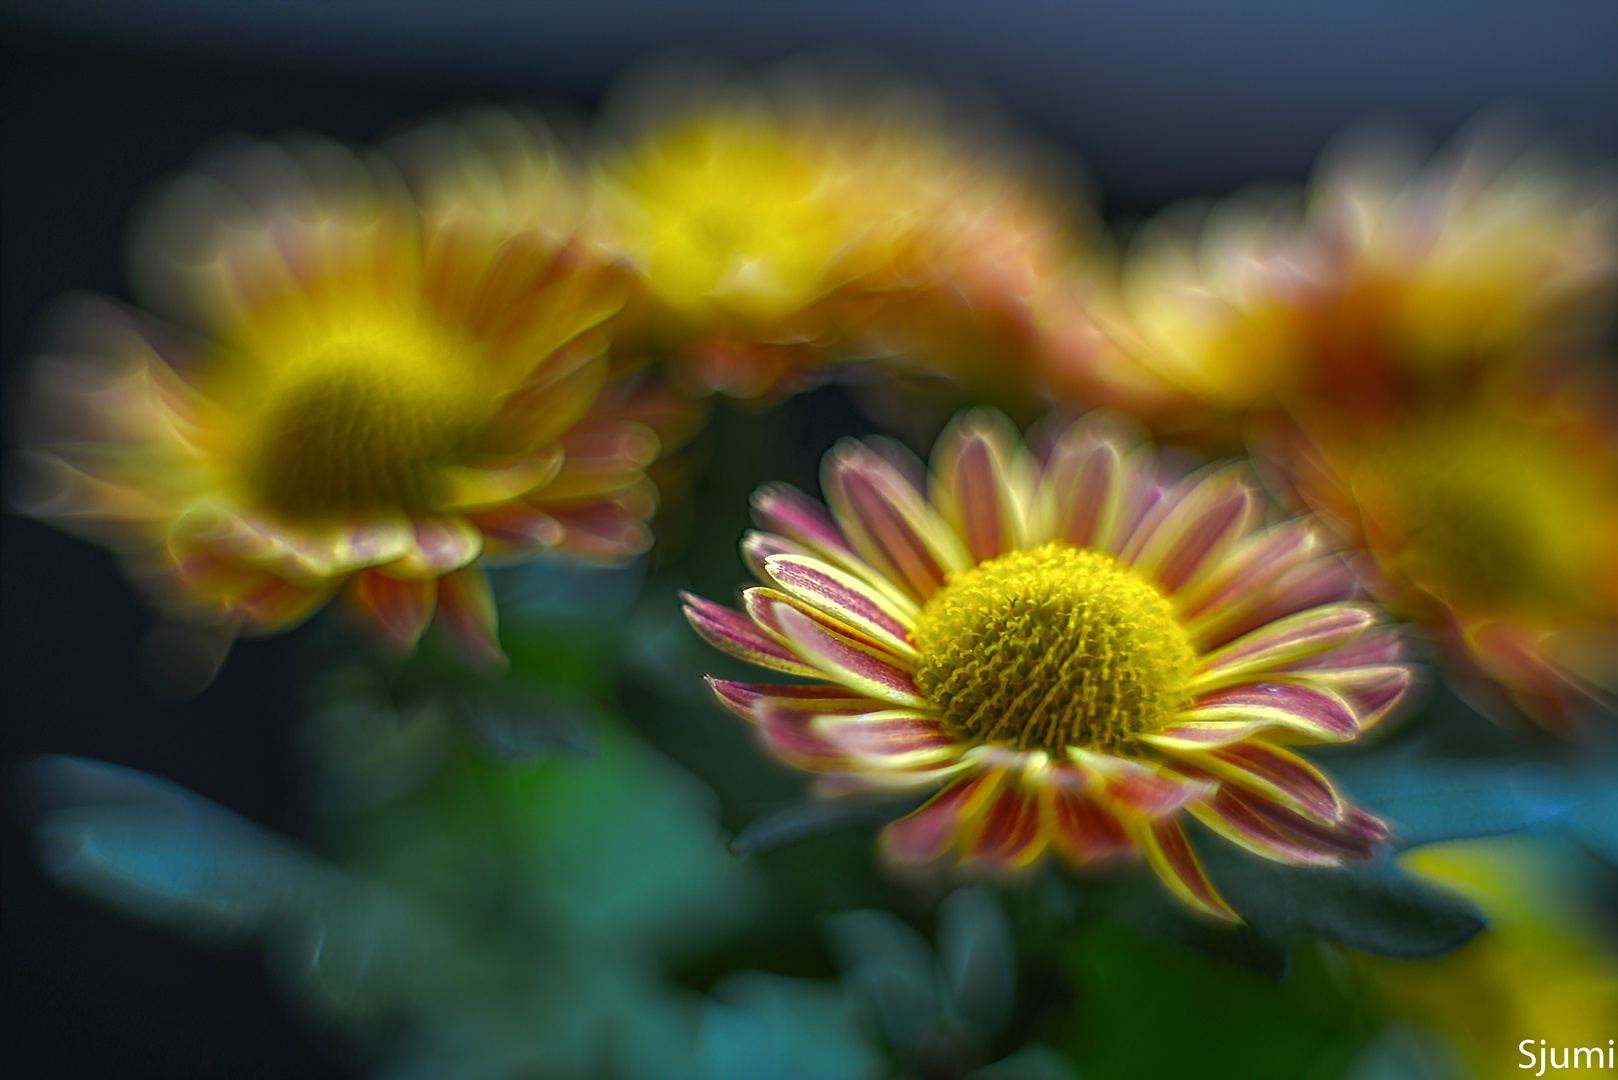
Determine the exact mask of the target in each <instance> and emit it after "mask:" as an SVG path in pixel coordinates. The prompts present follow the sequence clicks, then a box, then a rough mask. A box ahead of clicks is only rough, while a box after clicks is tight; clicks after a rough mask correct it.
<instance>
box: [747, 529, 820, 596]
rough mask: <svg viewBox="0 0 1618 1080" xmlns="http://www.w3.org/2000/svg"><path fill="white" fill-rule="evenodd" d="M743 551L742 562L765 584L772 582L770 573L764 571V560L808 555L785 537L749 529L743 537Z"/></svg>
mask: <svg viewBox="0 0 1618 1080" xmlns="http://www.w3.org/2000/svg"><path fill="white" fill-rule="evenodd" d="M741 550H742V562H744V563H746V564H747V569H748V570H749V571H751V572H752V574H753V577H754V578H755V579H756V580H758V581H762V582H764V583H765V584H769V582H770V581H771V580H772V579H771V578H770V572H769V571H768V570H766V569H764V560H766V559H768V558H769V557H770V556H771V555H806V554H808V552H806V551H805V550H804V549H803V547H801V546H800V545H798V544H796V543H794V542H793V541H791V540H788V539H787V538H786V537H784V536H777V535H775V534H774V533H767V532H759V531H758V530H757V529H748V530H747V532H746V533H745V534H744V535H743V536H742V543H741Z"/></svg>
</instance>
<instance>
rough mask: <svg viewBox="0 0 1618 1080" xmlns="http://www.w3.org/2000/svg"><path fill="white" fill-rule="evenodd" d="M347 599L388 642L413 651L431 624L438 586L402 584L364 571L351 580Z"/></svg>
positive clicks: (371, 571) (428, 582)
mask: <svg viewBox="0 0 1618 1080" xmlns="http://www.w3.org/2000/svg"><path fill="white" fill-rule="evenodd" d="M348 596H349V600H350V602H351V603H353V604H354V606H355V607H357V608H358V609H359V610H360V611H362V612H363V613H364V614H365V615H366V616H367V617H368V618H369V619H370V621H371V623H372V624H373V625H374V626H376V627H377V628H378V629H380V630H381V631H382V633H383V634H384V635H385V636H386V638H387V640H388V641H389V642H391V643H392V644H393V645H395V646H397V647H399V648H403V649H414V648H415V647H416V642H417V641H419V640H420V639H421V635H422V631H424V630H426V629H427V624H428V623H429V622H431V621H432V618H433V607H434V605H435V604H436V602H437V599H438V583H437V582H436V581H434V580H428V581H401V580H400V579H398V578H391V577H387V576H386V575H384V574H381V573H378V572H377V571H375V570H364V571H361V572H360V573H358V574H355V575H354V577H353V578H352V579H350V581H349V583H348Z"/></svg>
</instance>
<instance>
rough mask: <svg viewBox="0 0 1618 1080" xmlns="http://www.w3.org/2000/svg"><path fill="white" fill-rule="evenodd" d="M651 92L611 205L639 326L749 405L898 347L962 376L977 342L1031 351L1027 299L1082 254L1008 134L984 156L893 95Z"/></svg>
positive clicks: (605, 191) (607, 214)
mask: <svg viewBox="0 0 1618 1080" xmlns="http://www.w3.org/2000/svg"><path fill="white" fill-rule="evenodd" d="M655 85H656V86H657V87H659V88H660V92H659V93H658V94H656V95H655V99H656V100H657V101H658V102H659V106H660V109H659V113H658V115H657V116H648V115H640V116H632V117H631V119H630V121H629V124H630V126H633V127H637V128H639V129H640V130H639V132H638V134H637V135H636V137H634V138H633V139H631V141H630V142H629V143H628V144H627V145H626V146H625V147H624V148H623V149H622V150H621V151H620V152H619V153H618V154H616V155H615V156H613V157H611V158H609V159H608V160H607V161H605V163H604V164H603V165H602V167H601V169H600V170H599V172H598V175H597V184H596V191H597V197H598V208H599V211H600V217H601V220H602V221H603V223H604V237H605V242H606V243H607V244H608V245H609V246H610V247H613V248H615V249H616V250H618V251H620V252H622V253H623V254H624V256H625V257H626V258H627V260H628V261H629V263H630V265H631V266H632V267H633V268H634V270H635V271H636V274H637V276H638V278H639V280H640V281H641V283H642V284H643V286H644V288H645V291H646V294H647V296H648V298H649V299H650V300H652V301H653V303H652V304H651V305H649V306H650V308H651V310H647V311H641V310H640V309H639V308H638V307H636V306H635V305H632V313H631V316H630V321H631V322H632V323H633V322H639V323H640V324H641V326H642V329H643V332H644V334H645V336H646V337H647V338H648V339H649V340H651V341H654V342H658V343H659V344H661V345H662V346H663V347H664V348H668V349H671V350H672V351H674V352H677V353H679V354H681V355H682V356H683V357H685V359H686V360H687V361H688V365H689V371H690V372H691V374H693V375H694V378H695V381H696V382H697V384H698V385H699V386H702V387H703V388H705V389H722V390H725V391H727V392H729V393H732V394H735V395H739V396H752V395H756V394H760V393H764V392H767V391H769V390H771V389H774V388H776V387H777V386H779V385H782V384H783V383H784V384H786V385H787V386H789V387H790V385H791V383H792V381H793V380H795V379H796V378H799V377H801V376H802V375H803V374H804V373H805V371H806V370H807V369H809V368H812V367H814V366H817V365H821V364H824V363H827V362H830V361H836V360H840V359H849V358H857V357H863V356H869V355H890V354H894V353H905V354H910V355H920V356H926V357H929V362H931V363H934V364H938V365H941V366H945V367H948V366H949V364H950V362H951V360H952V359H953V358H954V357H956V356H962V355H964V350H963V349H962V342H963V335H965V336H968V337H970V336H973V335H976V336H977V337H978V338H979V339H982V340H983V341H985V342H990V343H994V344H992V345H989V346H986V347H984V348H982V349H979V350H978V351H979V352H990V351H1000V352H1004V351H1005V350H1004V349H996V348H995V347H994V345H1007V346H1009V347H1010V348H1011V349H1012V350H1013V351H1026V349H1027V348H1029V347H1030V345H1029V342H1030V341H1031V340H1032V337H1033V326H1032V319H1033V316H1032V313H1031V307H1030V297H1031V296H1033V295H1034V294H1036V293H1037V292H1038V291H1039V290H1040V289H1042V288H1044V287H1046V283H1047V282H1048V281H1050V280H1051V279H1053V278H1054V277H1055V275H1056V273H1057V272H1058V270H1059V269H1060V268H1061V267H1062V266H1063V265H1064V263H1065V262H1066V260H1067V259H1068V258H1069V254H1068V252H1069V248H1070V247H1071V246H1072V234H1073V232H1074V230H1073V228H1072V219H1073V218H1074V214H1073V212H1072V211H1071V209H1070V208H1069V207H1068V206H1067V205H1066V204H1065V203H1064V201H1063V200H1061V199H1058V198H1057V197H1055V196H1054V195H1053V194H1051V193H1050V192H1049V191H1047V190H1045V189H1042V188H1041V187H1040V186H1039V185H1038V184H1037V183H1036V182H1035V176H1036V175H1037V173H1036V172H1035V171H1034V170H1032V169H1028V170H1018V169H1015V168H1010V167H1007V166H1006V164H1005V163H1004V160H1003V159H1004V158H1005V157H1006V156H1007V153H1008V147H1007V146H1006V144H1005V143H1004V141H1003V140H997V141H995V142H994V144H993V145H990V144H989V143H988V142H985V143H984V144H983V145H975V144H974V143H973V142H972V141H971V140H969V139H967V138H965V137H964V136H962V135H960V134H959V133H956V132H953V131H952V130H950V129H949V128H947V127H946V126H945V125H944V124H943V123H941V122H940V121H939V120H937V119H936V117H935V116H934V115H933V111H934V109H935V106H936V103H934V102H932V101H930V100H929V99H928V98H927V97H926V96H925V95H921V94H917V93H915V92H911V91H903V90H898V89H895V88H893V87H891V86H883V87H878V88H876V89H873V90H872V91H871V92H870V93H868V94H866V95H864V96H862V97H860V98H858V99H856V97H855V95H854V93H853V92H852V87H849V86H836V85H831V86H828V85H826V84H825V83H824V82H820V83H812V82H809V81H805V80H785V81H784V82H783V83H782V85H781V86H779V87H777V88H776V90H775V92H772V93H766V92H764V91H762V90H754V89H751V88H748V87H746V86H744V85H742V84H727V85H725V86H723V87H722V88H720V89H719V90H717V91H713V92H711V93H707V94H703V93H702V92H701V86H700V84H699V83H697V82H695V81H692V80H690V78H689V76H688V77H687V78H686V81H685V82H677V81H675V80H673V79H669V78H667V77H665V79H664V80H662V81H660V82H658V83H657V84H655ZM648 96H652V95H648ZM671 99H672V100H678V101H681V102H682V104H681V105H680V106H678V107H674V108H670V107H669V106H668V101H669V100H671ZM641 112H642V113H649V112H650V110H647V109H642V110H641ZM637 313H638V318H637ZM974 359H978V358H974Z"/></svg>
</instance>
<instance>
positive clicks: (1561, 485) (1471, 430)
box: [1262, 372, 1618, 728]
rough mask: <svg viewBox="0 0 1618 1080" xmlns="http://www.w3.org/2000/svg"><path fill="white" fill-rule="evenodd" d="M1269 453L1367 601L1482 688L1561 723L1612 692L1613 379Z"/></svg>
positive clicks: (1517, 385)
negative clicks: (1436, 643)
mask: <svg viewBox="0 0 1618 1080" xmlns="http://www.w3.org/2000/svg"><path fill="white" fill-rule="evenodd" d="M1262 453H1263V455H1264V457H1265V458H1266V460H1267V461H1268V462H1269V463H1270V464H1271V466H1272V467H1273V469H1274V470H1275V472H1276V473H1277V474H1278V475H1279V476H1280V477H1281V478H1282V479H1283V481H1284V482H1285V483H1287V484H1289V485H1290V486H1291V488H1292V490H1293V491H1294V492H1295V493H1296V494H1297V495H1298V497H1299V501H1300V502H1302V503H1304V504H1306V505H1308V506H1310V507H1311V508H1313V509H1314V511H1315V512H1316V513H1317V514H1318V515H1319V516H1320V517H1321V518H1322V519H1323V520H1325V521H1326V522H1327V523H1329V524H1330V526H1331V527H1332V528H1333V530H1334V531H1336V533H1337V534H1338V536H1339V537H1340V538H1341V539H1342V541H1343V542H1344V543H1345V544H1346V545H1347V546H1349V547H1352V548H1355V549H1358V550H1359V552H1360V554H1359V555H1358V556H1357V558H1358V559H1359V561H1360V564H1361V567H1360V569H1361V576H1362V577H1363V578H1364V579H1365V580H1366V581H1367V583H1368V584H1369V586H1370V588H1371V590H1372V592H1373V593H1375V594H1376V595H1377V596H1378V597H1379V598H1380V599H1383V600H1384V601H1385V602H1387V603H1389V604H1391V605H1394V606H1396V607H1397V608H1398V609H1399V610H1400V611H1402V612H1404V613H1405V614H1407V615H1408V616H1409V617H1411V618H1413V619H1417V620H1419V621H1421V622H1423V623H1425V624H1426V625H1428V626H1430V627H1432V628H1434V629H1435V631H1436V632H1437V634H1438V636H1439V638H1440V639H1441V643H1442V644H1443V645H1444V646H1445V651H1446V653H1447V654H1448V656H1449V658H1450V659H1451V660H1452V661H1453V662H1454V663H1455V664H1456V665H1457V666H1458V668H1459V670H1460V672H1461V673H1462V674H1463V675H1464V676H1467V677H1469V678H1471V679H1473V680H1474V681H1476V680H1477V679H1478V677H1481V678H1482V680H1485V681H1482V682H1480V683H1479V684H1478V685H1479V686H1480V688H1484V689H1487V688H1488V687H1491V686H1494V685H1498V686H1499V687H1500V688H1501V689H1502V690H1503V691H1504V693H1505V694H1506V695H1508V696H1509V698H1510V699H1511V700H1512V701H1513V702H1515V704H1516V705H1517V706H1518V707H1520V708H1521V709H1522V710H1524V711H1526V712H1527V713H1528V714H1529V715H1530V716H1532V717H1533V718H1535V719H1537V720H1539V721H1540V722H1542V723H1544V724H1547V725H1549V726H1551V727H1553V728H1561V727H1563V726H1565V725H1566V724H1567V723H1568V722H1569V721H1570V720H1571V719H1573V718H1576V717H1577V716H1578V715H1579V713H1580V711H1581V710H1580V706H1581V705H1582V704H1586V703H1589V702H1591V701H1592V700H1596V701H1599V700H1600V699H1601V698H1602V697H1603V696H1604V695H1611V694H1613V693H1614V692H1615V691H1618V542H1615V538H1618V393H1615V392H1614V387H1613V386H1612V384H1611V381H1610V379H1607V378H1602V377H1598V375H1597V373H1595V372H1585V373H1579V374H1575V375H1574V376H1570V377H1565V378H1561V379H1558V380H1550V381H1547V380H1543V379H1533V380H1528V379H1513V380H1507V381H1500V382H1495V383H1491V384H1490V385H1488V386H1486V387H1480V388H1478V389H1477V390H1476V391H1475V392H1472V393H1468V394H1454V395H1451V397H1450V399H1449V400H1447V401H1443V402H1435V403H1433V404H1430V405H1428V406H1426V407H1424V408H1422V409H1420V410H1419V411H1411V412H1408V413H1405V414H1401V415H1399V416H1397V417H1395V418H1392V419H1390V420H1386V421H1381V422H1378V421H1376V420H1372V419H1369V418H1367V419H1366V420H1364V421H1362V422H1361V423H1359V424H1358V425H1357V426H1353V427H1342V426H1338V427H1331V428H1327V427H1326V426H1324V425H1317V426H1316V427H1315V428H1314V430H1313V431H1312V432H1310V433H1309V434H1308V435H1307V436H1305V435H1302V434H1299V433H1297V432H1292V433H1290V434H1289V435H1288V436H1285V437H1278V438H1277V439H1276V440H1275V441H1274V442H1273V443H1271V444H1270V445H1268V446H1265V447H1263V448H1262ZM1483 704H1485V705H1488V704H1490V703H1489V702H1488V701H1485V702H1483Z"/></svg>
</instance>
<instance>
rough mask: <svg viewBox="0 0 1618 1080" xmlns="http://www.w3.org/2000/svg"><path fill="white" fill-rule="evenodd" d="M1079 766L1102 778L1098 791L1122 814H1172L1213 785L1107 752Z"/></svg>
mask: <svg viewBox="0 0 1618 1080" xmlns="http://www.w3.org/2000/svg"><path fill="white" fill-rule="evenodd" d="M1075 756H1077V755H1075ZM1079 766H1080V767H1081V768H1083V769H1085V770H1086V771H1087V772H1089V773H1090V774H1091V775H1092V776H1093V777H1094V778H1095V779H1096V780H1097V781H1099V783H1098V784H1096V786H1095V788H1094V790H1095V793H1096V794H1097V795H1099V796H1100V797H1101V798H1102V799H1104V800H1105V801H1106V802H1107V803H1109V804H1110V805H1111V806H1112V807H1113V808H1114V809H1115V810H1116V812H1117V813H1118V814H1120V815H1121V816H1140V817H1146V818H1153V819H1155V818H1160V817H1169V816H1172V815H1174V814H1175V813H1177V812H1178V811H1179V810H1180V809H1181V808H1182V807H1184V806H1185V804H1186V803H1188V802H1190V801H1191V800H1193V799H1197V798H1200V797H1201V796H1203V795H1205V794H1207V793H1208V792H1209V791H1211V790H1212V787H1213V785H1211V784H1209V783H1208V782H1207V781H1205V780H1200V779H1193V778H1190V777H1185V776H1180V775H1178V774H1176V773H1171V772H1164V771H1161V770H1159V769H1157V768H1155V767H1153V766H1150V765H1144V764H1139V763H1137V762H1133V761H1129V760H1126V759H1124V758H1117V757H1112V756H1110V755H1105V754H1086V755H1085V756H1084V758H1083V759H1081V760H1079Z"/></svg>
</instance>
